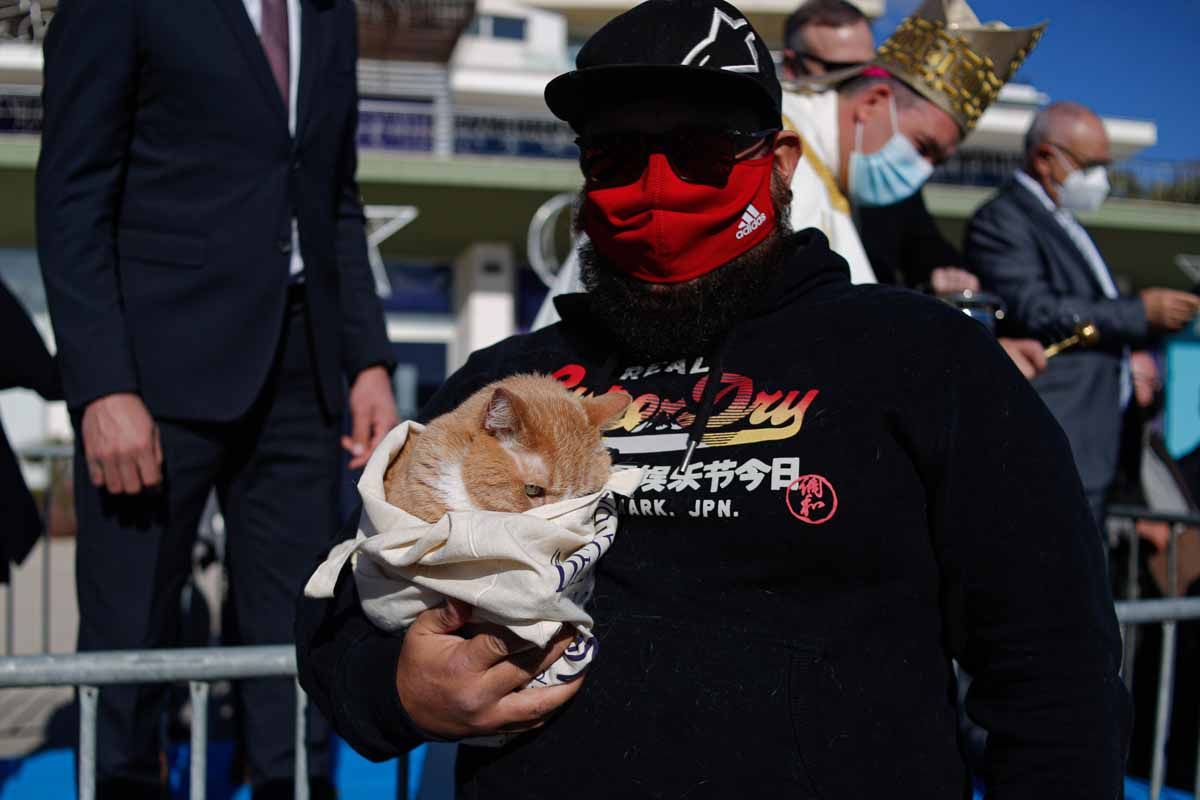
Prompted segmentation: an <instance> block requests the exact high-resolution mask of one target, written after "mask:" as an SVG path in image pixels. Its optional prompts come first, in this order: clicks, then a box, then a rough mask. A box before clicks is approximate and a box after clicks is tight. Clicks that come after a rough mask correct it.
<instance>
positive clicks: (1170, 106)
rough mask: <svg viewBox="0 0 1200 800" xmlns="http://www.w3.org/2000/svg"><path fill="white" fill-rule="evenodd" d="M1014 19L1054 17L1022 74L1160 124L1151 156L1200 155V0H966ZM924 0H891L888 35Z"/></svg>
mask: <svg viewBox="0 0 1200 800" xmlns="http://www.w3.org/2000/svg"><path fill="white" fill-rule="evenodd" d="M969 2H970V3H971V8H973V9H974V10H975V13H976V14H977V15H978V16H979V18H980V19H981V20H982V21H984V22H987V21H988V20H993V19H1001V20H1003V21H1004V22H1006V23H1008V24H1009V25H1011V26H1013V27H1025V26H1027V25H1032V24H1035V23H1037V22H1041V21H1043V20H1049V21H1050V27H1049V29H1048V30H1047V31H1046V36H1045V38H1043V39H1042V41H1041V43H1040V44H1039V45H1038V47H1037V49H1036V50H1034V52H1033V54H1032V55H1031V56H1030V57H1029V60H1028V61H1026V62H1025V67H1024V69H1023V70H1022V72H1021V78H1022V79H1023V80H1026V81H1028V82H1029V83H1032V84H1034V85H1035V86H1037V87H1038V88H1039V89H1041V90H1042V91H1044V92H1046V93H1047V94H1049V95H1050V97H1051V98H1052V99H1054V100H1077V101H1079V102H1081V103H1084V104H1086V105H1088V106H1091V107H1092V108H1094V109H1095V110H1096V111H1097V112H1099V113H1100V114H1103V115H1106V116H1118V117H1134V118H1138V119H1148V120H1152V121H1154V122H1155V123H1157V124H1158V145H1157V146H1155V147H1153V148H1150V149H1148V150H1145V151H1143V153H1142V154H1141V155H1142V156H1144V157H1146V158H1164V159H1172V160H1200V58H1198V57H1197V48H1198V47H1200V0H1147V1H1146V2H1137V0H1094V1H1093V2H1085V1H1084V0H969ZM918 5H920V2H919V0H887V13H886V14H884V16H883V17H881V18H880V19H879V21H878V22H877V24H876V26H875V33H876V36H877V37H879V38H882V37H885V36H886V35H887V34H888V33H890V32H891V31H892V30H893V29H894V28H895V27H896V25H897V24H899V22H900V20H902V19H903V18H904V17H905V16H907V15H908V14H910V13H911V12H912V11H913V10H914V9H915V8H917V6H918Z"/></svg>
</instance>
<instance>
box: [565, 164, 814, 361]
mask: <svg viewBox="0 0 1200 800" xmlns="http://www.w3.org/2000/svg"><path fill="white" fill-rule="evenodd" d="M771 202H772V204H773V205H774V207H775V219H776V226H775V229H774V230H773V231H771V233H770V235H769V236H768V237H767V238H766V239H764V240H763V241H762V242H760V243H759V244H757V245H755V246H754V247H753V248H751V249H750V250H748V251H746V252H745V253H743V254H742V255H740V256H738V257H737V258H735V259H733V260H732V261H728V262H726V263H725V264H723V265H721V266H720V267H718V268H716V269H714V270H713V271H712V272H709V273H706V274H704V275H701V276H700V277H698V278H693V279H692V280H689V281H684V282H683V283H671V284H661V283H648V282H646V281H642V280H638V279H637V278H633V277H630V276H629V275H627V274H625V273H624V272H622V271H621V270H619V269H617V267H616V266H615V265H614V264H613V262H612V261H611V260H610V259H608V258H606V257H605V256H604V255H603V254H601V253H599V252H597V251H596V249H595V247H594V246H593V245H592V243H591V242H590V241H587V242H584V244H583V245H582V246H581V247H580V248H579V267H580V273H581V277H582V279H583V285H584V287H585V288H586V289H587V292H588V295H587V296H588V301H589V304H590V307H591V312H592V314H593V316H595V317H596V319H598V320H600V321H601V322H602V323H603V324H604V325H605V327H606V328H607V329H608V332H609V333H610V334H611V335H612V336H613V338H615V339H616V340H617V345H618V347H619V349H620V350H621V352H622V354H623V355H624V356H626V357H628V358H631V359H638V360H641V361H646V362H651V361H672V360H674V359H677V358H680V357H683V356H689V355H696V354H700V353H707V352H709V351H711V350H712V349H713V348H714V347H715V346H716V344H717V343H718V342H720V341H721V340H722V339H724V338H725V336H726V335H727V334H728V333H729V331H730V330H731V329H732V328H733V326H734V325H736V324H737V323H738V322H739V321H740V320H741V319H742V318H744V317H745V316H746V315H747V314H748V313H749V312H750V311H752V310H753V309H754V307H755V306H756V305H757V304H758V303H761V302H762V300H763V298H764V297H765V296H766V294H767V292H769V291H770V290H771V288H772V287H773V286H774V284H775V282H776V279H777V278H778V276H779V274H780V273H781V272H782V271H783V265H784V262H785V260H786V258H785V256H786V252H785V250H786V243H787V240H788V238H789V236H790V235H791V232H792V230H791V215H790V207H791V190H790V189H789V188H788V187H787V185H786V184H785V183H784V182H783V181H782V180H781V179H780V177H779V174H778V173H776V174H775V175H773V176H772V179H771Z"/></svg>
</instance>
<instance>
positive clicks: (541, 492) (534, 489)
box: [525, 483, 546, 497]
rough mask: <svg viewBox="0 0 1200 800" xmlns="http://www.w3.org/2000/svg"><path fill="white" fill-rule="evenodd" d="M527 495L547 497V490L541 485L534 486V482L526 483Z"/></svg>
mask: <svg viewBox="0 0 1200 800" xmlns="http://www.w3.org/2000/svg"><path fill="white" fill-rule="evenodd" d="M525 495H526V496H527V497H545V496H546V490H545V488H544V487H541V486H534V485H533V484H532V483H527V484H525Z"/></svg>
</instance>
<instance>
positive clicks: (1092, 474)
mask: <svg viewBox="0 0 1200 800" xmlns="http://www.w3.org/2000/svg"><path fill="white" fill-rule="evenodd" d="M1110 159H1111V154H1110V150H1109V142H1108V136H1107V134H1106V133H1105V131H1104V125H1103V123H1102V122H1101V120H1100V118H1099V117H1097V116H1096V115H1095V114H1094V113H1092V112H1091V111H1090V110H1088V109H1087V108H1085V107H1083V106H1081V105H1079V104H1077V103H1065V102H1064V103H1055V104H1053V105H1051V106H1048V107H1047V108H1045V109H1043V110H1042V111H1041V112H1040V113H1039V114H1038V115H1037V116H1036V117H1035V118H1034V121H1033V124H1032V126H1031V127H1030V129H1029V132H1028V133H1027V134H1026V136H1025V165H1024V167H1023V168H1022V169H1021V170H1019V171H1018V172H1017V173H1016V174H1015V175H1014V176H1013V178H1012V180H1010V181H1009V182H1008V183H1007V184H1005V185H1004V186H1003V187H1001V189H1000V190H999V192H998V193H997V194H996V196H995V197H994V198H992V199H991V200H990V201H989V202H988V203H987V204H985V205H984V206H983V207H982V208H980V209H979V211H977V212H976V214H975V216H974V218H972V220H971V222H970V224H969V225H968V227H967V237H966V257H967V261H968V263H969V264H970V265H971V267H972V268H973V270H974V271H975V272H976V273H977V274H978V275H979V277H980V279H981V280H982V282H983V286H984V288H985V289H986V290H988V291H991V292H995V293H996V294H998V295H1000V296H1001V297H1002V298H1004V301H1005V302H1006V303H1007V305H1008V312H1009V313H1008V318H1007V321H1006V322H1007V324H1008V325H1009V326H1010V328H1011V329H1012V331H1013V332H1014V333H1017V334H1019V335H1024V336H1032V337H1035V338H1038V339H1040V340H1042V342H1044V343H1047V344H1048V343H1050V342H1052V341H1055V340H1058V339H1062V338H1065V337H1066V336H1069V335H1070V334H1071V333H1072V332H1073V330H1074V328H1075V326H1076V325H1077V324H1079V323H1081V322H1090V323H1093V324H1095V325H1096V326H1097V328H1098V329H1099V331H1100V343H1099V344H1098V345H1097V346H1096V347H1093V348H1088V349H1083V348H1076V349H1073V350H1068V351H1066V352H1064V353H1063V354H1062V355H1060V356H1059V357H1058V358H1055V359H1054V360H1053V361H1052V362H1051V363H1050V366H1049V369H1048V370H1047V371H1046V373H1045V374H1044V375H1043V376H1042V377H1041V378H1039V379H1038V380H1036V381H1034V387H1035V388H1036V389H1037V390H1038V392H1039V394H1040V395H1041V396H1042V399H1043V400H1044V401H1045V402H1046V404H1047V405H1048V406H1049V407H1050V410H1051V411H1052V412H1054V415H1055V416H1056V417H1057V418H1058V421H1059V423H1060V424H1061V425H1062V426H1063V428H1064V430H1065V431H1066V433H1067V438H1068V439H1069V440H1070V441H1071V447H1072V449H1073V451H1074V454H1075V461H1076V464H1077V466H1078V468H1079V472H1080V477H1081V478H1082V479H1083V485H1084V490H1085V491H1086V492H1087V494H1088V499H1089V502H1090V503H1091V505H1092V509H1093V512H1094V513H1095V514H1096V515H1097V517H1098V518H1100V517H1101V516H1102V515H1103V508H1104V497H1105V494H1106V493H1107V491H1108V488H1109V486H1110V485H1111V483H1112V480H1113V476H1114V474H1115V469H1116V461H1117V450H1118V445H1119V437H1120V424H1121V414H1122V409H1123V408H1124V407H1125V406H1126V405H1127V404H1128V402H1129V399H1130V396H1131V394H1132V389H1133V384H1132V380H1131V373H1130V369H1129V350H1130V348H1131V347H1133V348H1136V347H1140V346H1143V345H1145V344H1146V343H1147V342H1148V341H1149V339H1150V338H1151V337H1152V336H1153V335H1154V334H1156V333H1164V332H1172V331H1177V330H1179V329H1180V328H1182V327H1183V326H1184V325H1186V324H1187V323H1188V322H1189V321H1190V320H1191V319H1192V318H1193V317H1194V316H1195V314H1196V311H1197V309H1200V298H1197V297H1196V296H1195V295H1193V294H1190V293H1187V292H1177V291H1173V290H1171V289H1160V288H1151V289H1144V290H1142V292H1141V293H1140V294H1139V295H1138V296H1135V297H1123V296H1121V295H1120V293H1119V292H1118V290H1117V286H1116V282H1115V281H1114V280H1113V277H1112V274H1111V273H1110V272H1109V269H1108V265H1107V264H1106V263H1105V261H1104V257H1103V256H1102V255H1101V254H1100V250H1099V248H1097V247H1096V244H1095V242H1093V241H1092V238H1091V237H1090V236H1089V235H1088V233H1087V231H1086V230H1085V229H1084V228H1083V226H1082V225H1081V224H1080V223H1079V222H1078V221H1077V220H1076V219H1075V215H1074V212H1076V211H1082V212H1088V211H1095V210H1096V209H1098V208H1099V207H1100V205H1101V204H1102V203H1103V202H1104V200H1105V198H1106V197H1107V196H1108V191H1109V185H1108V175H1107V166H1108V163H1109V161H1110Z"/></svg>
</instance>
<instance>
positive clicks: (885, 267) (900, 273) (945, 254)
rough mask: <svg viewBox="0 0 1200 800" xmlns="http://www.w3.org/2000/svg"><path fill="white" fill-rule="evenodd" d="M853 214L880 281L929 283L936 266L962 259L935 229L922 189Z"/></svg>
mask: <svg viewBox="0 0 1200 800" xmlns="http://www.w3.org/2000/svg"><path fill="white" fill-rule="evenodd" d="M855 214H856V215H857V216H858V234H859V236H860V237H861V238H862V243H863V247H865V248H866V250H867V258H869V259H871V266H872V268H874V270H875V277H876V278H878V279H879V282H880V283H887V284H891V285H893V286H908V287H910V288H917V287H920V286H923V285H926V284H928V283H929V273H931V272H933V270H935V269H937V268H938V267H957V266H961V265H962V263H963V259H962V255H961V254H960V253H959V252H958V249H957V248H955V247H954V245H952V244H950V242H948V241H946V237H945V236H943V235H942V232H941V231H940V230H938V227H937V223H936V222H934V221H933V217H932V216H931V215H930V213H929V209H928V208H927V207H926V206H925V197H924V194H923V193H922V192H917V193H916V194H914V195H913V196H912V197H910V198H908V199H907V200H901V201H900V202H899V203H896V204H895V205H891V206H879V207H871V206H862V207H860V208H857V209H855Z"/></svg>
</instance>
